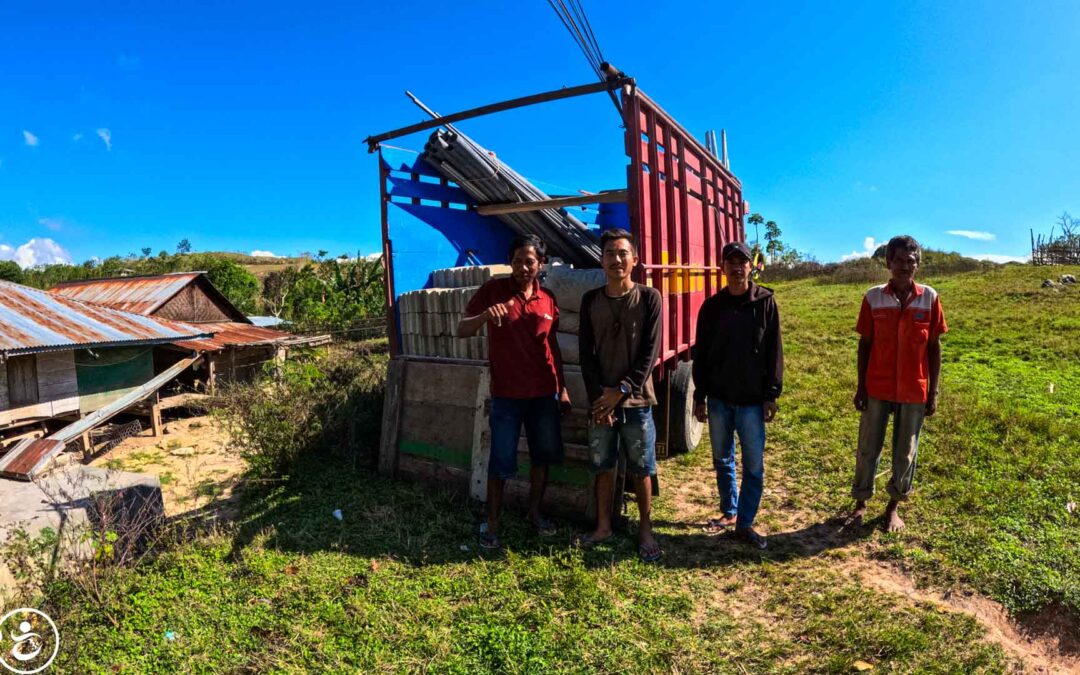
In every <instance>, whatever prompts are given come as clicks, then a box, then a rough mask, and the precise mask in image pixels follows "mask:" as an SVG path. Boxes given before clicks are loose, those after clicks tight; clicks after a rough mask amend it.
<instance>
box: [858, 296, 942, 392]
mask: <svg viewBox="0 0 1080 675" xmlns="http://www.w3.org/2000/svg"><path fill="white" fill-rule="evenodd" d="M855 330H856V331H858V332H859V335H861V336H863V337H864V338H869V339H870V340H871V341H872V344H871V347H870V365H869V367H868V368H867V369H866V393H867V394H869V395H870V396H871V397H873V398H876V399H878V400H881V401H892V402H893V403H925V402H926V395H927V388H928V385H929V380H930V359H929V358H928V357H927V354H926V345H927V344H928V343H929V342H930V341H931V340H933V339H935V338H937V337H938V336H939V335H941V334H942V333H944V332H946V331H948V330H949V328H948V326H946V325H945V313H944V312H942V310H941V300H940V299H939V298H938V294H937V291H935V290H934V289H933V288H930V287H929V286H920V285H919V284H914V283H913V289H912V292H911V295H910V296H908V300H907V304H906V305H904V306H901V304H900V300H899V299H898V298H897V297H896V294H895V293H893V289H892V286H890V285H889V284H882V285H881V286H875V287H873V288H871V289H870V290H869V291H867V292H866V295H865V296H863V301H862V309H861V310H860V311H859V322H858V323H857V324H856V326H855Z"/></svg>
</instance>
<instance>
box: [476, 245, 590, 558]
mask: <svg viewBox="0 0 1080 675" xmlns="http://www.w3.org/2000/svg"><path fill="white" fill-rule="evenodd" d="M544 255H545V246H544V242H543V241H542V240H541V239H540V238H539V237H537V236H535V235H531V234H528V235H521V236H518V237H515V238H514V240H513V242H511V244H510V267H511V269H512V271H511V274H510V277H509V278H503V279H492V280H491V281H489V282H487V283H486V284H484V285H483V286H481V287H480V289H479V290H477V291H476V294H475V295H474V296H473V297H472V299H471V300H470V301H469V304H468V306H467V307H466V308H465V316H464V318H463V319H462V320H461V322H460V323H458V327H457V335H458V337H471V336H473V335H475V334H476V332H477V331H479V330H480V328H481V327H482V326H483V325H484V324H487V327H488V361H489V363H490V367H491V454H490V456H489V458H488V488H487V522H486V523H484V524H483V525H482V526H481V528H480V545H481V546H482V547H483V548H488V549H494V548H499V547H500V546H501V543H500V541H499V515H500V512H501V510H502V499H503V488H504V487H505V485H506V481H507V480H508V479H510V478H514V477H516V476H517V471H518V466H517V451H518V439H519V438H520V437H521V427H522V425H523V424H524V425H525V436H526V438H527V439H528V442H529V465H530V467H529V481H530V486H529V512H528V519H529V522H530V523H532V525H533V526H534V527H535V528H536V530H537V532H539V533H540V534H542V535H550V534H554V533H555V525H554V523H552V522H551V521H550V520H548V519H547V518H544V516H543V515H542V514H541V512H540V503H541V502H542V501H543V498H544V488H545V487H546V486H547V476H548V467H549V466H551V465H552V464H560V463H561V462H562V460H563V444H562V429H561V427H560V420H559V418H560V416H561V412H563V411H566V410H569V409H570V397H569V395H568V394H567V392H566V386H565V380H564V379H563V365H562V356H561V355H560V353H559V344H558V342H557V341H556V339H555V333H556V332H557V331H558V326H559V307H558V305H557V304H556V303H555V296H554V295H553V294H552V293H551V291H549V290H547V289H546V288H541V287H540V282H539V279H538V277H539V274H540V266H541V265H542V264H543V262H544Z"/></svg>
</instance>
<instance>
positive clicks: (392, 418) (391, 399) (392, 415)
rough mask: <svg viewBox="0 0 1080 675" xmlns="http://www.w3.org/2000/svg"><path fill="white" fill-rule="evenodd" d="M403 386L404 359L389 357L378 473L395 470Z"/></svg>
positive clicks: (393, 471)
mask: <svg viewBox="0 0 1080 675" xmlns="http://www.w3.org/2000/svg"><path fill="white" fill-rule="evenodd" d="M404 387H405V361H404V360H403V359H390V364H389V365H388V366H387V368H386V398H385V399H384V402H383V418H382V438H381V439H380V441H381V442H380V445H379V473H380V474H382V475H384V476H391V477H392V476H393V475H394V474H395V473H396V472H397V459H398V447H397V439H398V427H399V426H400V424H401V395H402V391H403V389H404Z"/></svg>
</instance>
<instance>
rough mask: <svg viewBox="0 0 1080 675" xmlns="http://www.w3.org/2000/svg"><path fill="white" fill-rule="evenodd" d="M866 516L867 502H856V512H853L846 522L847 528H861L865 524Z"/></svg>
mask: <svg viewBox="0 0 1080 675" xmlns="http://www.w3.org/2000/svg"><path fill="white" fill-rule="evenodd" d="M865 515H866V502H864V501H857V502H855V510H854V511H852V512H851V515H849V516H848V517H847V520H846V521H844V525H845V526H852V525H853V526H855V527H859V526H861V525H862V524H863V517H864V516H865Z"/></svg>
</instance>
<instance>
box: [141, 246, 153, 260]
mask: <svg viewBox="0 0 1080 675" xmlns="http://www.w3.org/2000/svg"><path fill="white" fill-rule="evenodd" d="M153 254H154V249H152V248H150V247H149V246H144V247H143V249H142V257H144V258H149V257H150V256H151V255H153Z"/></svg>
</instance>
